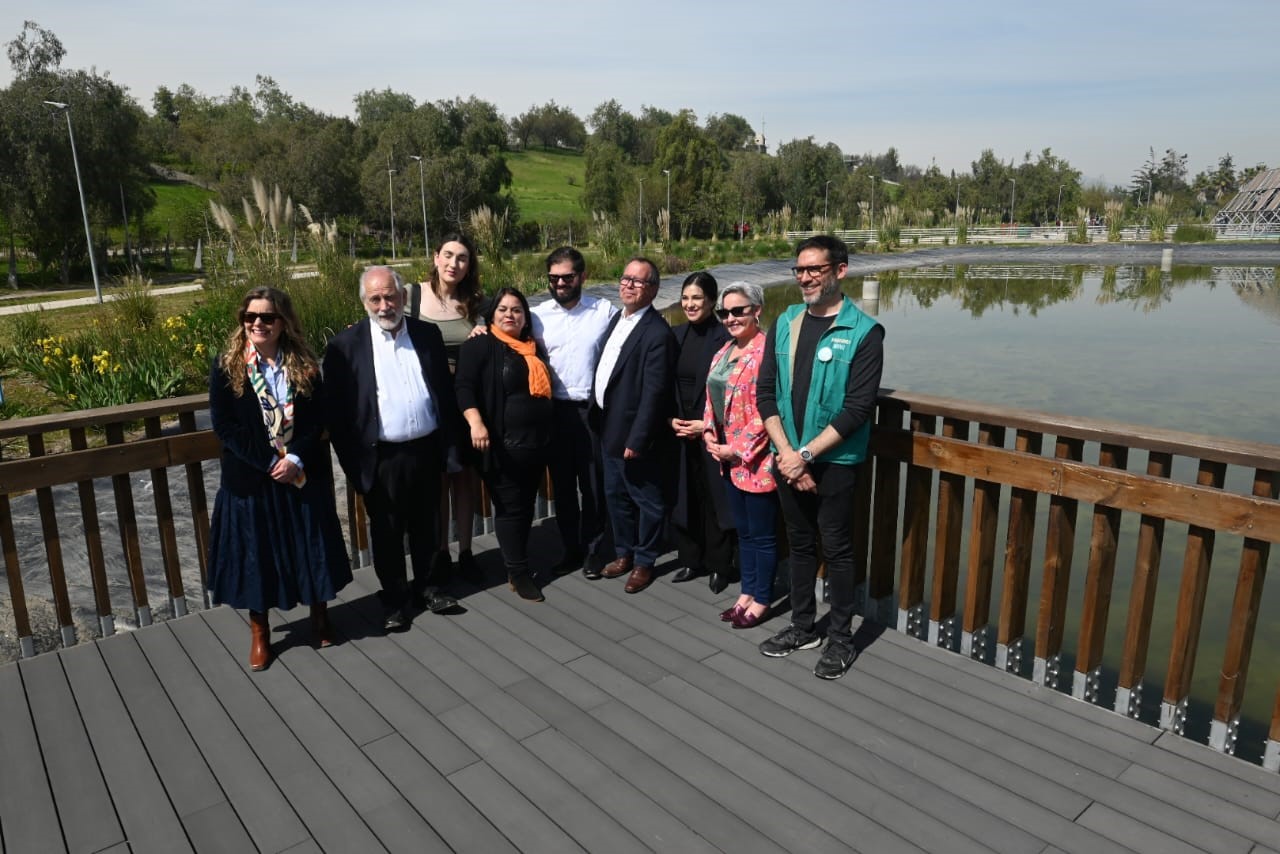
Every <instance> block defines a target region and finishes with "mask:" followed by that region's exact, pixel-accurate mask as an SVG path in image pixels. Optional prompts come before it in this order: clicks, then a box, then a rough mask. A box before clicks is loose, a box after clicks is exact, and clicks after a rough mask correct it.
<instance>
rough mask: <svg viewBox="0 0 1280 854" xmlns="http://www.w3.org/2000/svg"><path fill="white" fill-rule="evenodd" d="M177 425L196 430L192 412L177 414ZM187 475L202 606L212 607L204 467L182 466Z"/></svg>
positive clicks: (207, 509)
mask: <svg viewBox="0 0 1280 854" xmlns="http://www.w3.org/2000/svg"><path fill="white" fill-rule="evenodd" d="M178 425H179V426H180V427H181V428H182V432H183V433H195V432H196V429H197V428H196V415H195V413H194V412H182V413H179V415H178ZM184 468H185V470H186V475H187V499H188V501H190V503H191V525H192V527H193V528H194V530H195V537H196V559H197V560H198V562H199V565H200V590H201V600H202V601H203V603H204V607H206V608H209V607H212V605H213V602H212V601H211V600H210V598H209V504H208V499H207V497H206V496H205V492H204V467H203V466H202V465H201V464H200V463H198V462H191V463H187V464H186V465H185V466H184Z"/></svg>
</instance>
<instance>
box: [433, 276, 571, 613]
mask: <svg viewBox="0 0 1280 854" xmlns="http://www.w3.org/2000/svg"><path fill="white" fill-rule="evenodd" d="M485 321H486V323H487V324H488V328H489V334H488V335H477V336H475V337H473V338H469V339H467V340H466V341H465V342H463V344H462V349H461V352H460V353H459V354H458V371H457V374H456V375H455V377H454V379H455V381H456V385H457V392H458V408H459V409H461V410H462V415H463V417H464V418H466V419H467V425H468V426H469V427H470V428H471V446H472V448H474V450H475V452H476V454H477V456H478V457H479V461H478V468H479V469H480V475H481V477H483V478H484V482H485V485H486V486H487V487H488V488H489V498H490V499H491V500H492V501H493V515H494V527H495V531H496V533H497V535H498V548H499V549H500V550H501V551H502V560H503V563H505V564H506V567H507V577H508V580H509V581H510V584H511V589H512V590H514V591H515V592H516V594H517V595H518V596H520V598H521V599H526V600H529V601H532V602H541V601H542V599H543V596H542V591H541V590H540V589H539V587H538V585H537V583H536V582H535V581H534V580H533V575H532V573H531V572H530V570H529V557H528V548H529V531H530V529H531V528H532V527H533V502H534V498H535V497H536V495H537V492H538V482H539V481H540V480H541V478H542V473H543V471H544V470H545V468H546V465H547V447H548V444H549V442H550V440H551V371H550V369H549V368H548V367H547V363H546V360H545V359H544V357H543V356H542V354H540V353H538V350H537V344H536V342H535V341H534V340H533V336H532V333H531V330H530V326H529V302H528V300H527V299H525V296H524V294H522V293H520V292H519V291H518V290H516V289H515V288H502V289H501V290H499V291H498V292H497V293H496V294H495V295H494V297H493V300H492V301H491V302H490V303H489V307H488V309H487V310H486V311H485Z"/></svg>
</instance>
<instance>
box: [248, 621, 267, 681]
mask: <svg viewBox="0 0 1280 854" xmlns="http://www.w3.org/2000/svg"><path fill="white" fill-rule="evenodd" d="M249 629H250V631H251V632H252V634H253V645H252V646H250V647H249V669H250V670H266V669H267V665H268V664H270V663H271V626H270V624H269V623H268V622H267V615H266V614H265V613H259V612H258V611H250V612H249Z"/></svg>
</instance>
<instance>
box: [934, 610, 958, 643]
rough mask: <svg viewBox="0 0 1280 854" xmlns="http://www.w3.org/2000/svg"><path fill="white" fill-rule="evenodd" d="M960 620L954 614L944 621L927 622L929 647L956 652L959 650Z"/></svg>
mask: <svg viewBox="0 0 1280 854" xmlns="http://www.w3.org/2000/svg"><path fill="white" fill-rule="evenodd" d="M959 626H960V620H959V618H958V617H956V615H955V614H952V615H951V616H950V617H947V618H946V619H945V620H930V621H929V645H930V646H940V647H942V648H943V649H948V650H951V651H952V652H955V651H957V650H958V649H959V648H960V632H959V631H958V629H959Z"/></svg>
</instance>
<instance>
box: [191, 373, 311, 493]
mask: <svg viewBox="0 0 1280 854" xmlns="http://www.w3.org/2000/svg"><path fill="white" fill-rule="evenodd" d="M220 362H221V360H220V359H215V360H214V362H213V368H212V370H210V372H209V419H210V421H212V422H213V432H214V433H215V434H216V435H217V437H218V440H219V441H220V442H221V443H222V474H221V483H222V488H223V489H226V490H227V491H229V492H230V493H231V494H233V495H239V496H249V495H259V494H261V493H262V491H263V490H264V489H266V488H267V487H268V486H269V485H270V484H272V483H274V481H273V480H272V479H271V468H272V467H273V466H274V465H275V463H276V460H277V459H279V457H278V455H277V454H276V450H275V447H274V446H273V445H272V444H271V441H270V440H269V439H268V438H267V428H266V425H265V424H264V423H263V421H262V406H261V404H260V403H259V402H258V396H257V395H256V394H254V393H253V389H252V388H251V387H250V386H249V383H248V381H247V380H246V381H245V387H244V393H243V394H241V395H240V396H239V397H236V396H235V392H233V391H232V390H231V386H229V385H228V384H227V375H226V374H225V373H224V372H223V370H222V365H221V363H220ZM323 399H324V398H323V385H322V383H321V380H320V377H316V378H315V379H314V380H313V381H312V384H311V395H310V396H309V397H303V396H301V395H297V396H295V397H294V401H293V442H292V443H291V444H290V445H289V447H288V449H287V450H288V452H289V453H291V454H297V455H298V459H300V460H302V468H303V470H304V471H306V472H307V474H308V480H310V476H311V474H312V473H313V472H316V473H319V472H321V471H322V470H324V469H325V465H324V464H325V463H326V462H327V458H328V455H329V446H328V445H327V444H326V443H325V442H323V441H322V440H321V438H320V437H321V432H322V427H323V424H322V420H323V417H324V412H323V404H322V402H321V401H323Z"/></svg>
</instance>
